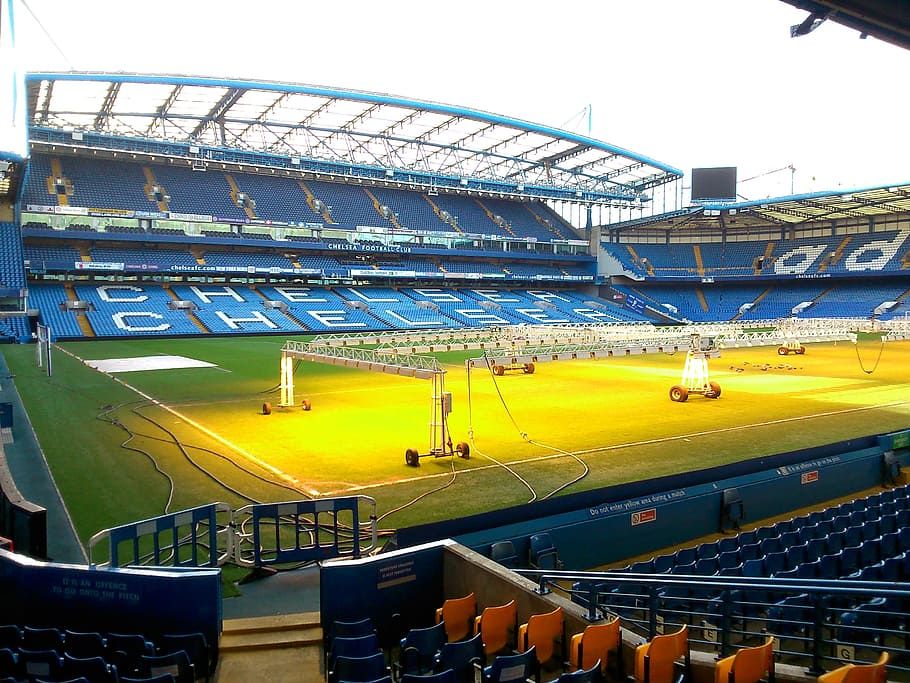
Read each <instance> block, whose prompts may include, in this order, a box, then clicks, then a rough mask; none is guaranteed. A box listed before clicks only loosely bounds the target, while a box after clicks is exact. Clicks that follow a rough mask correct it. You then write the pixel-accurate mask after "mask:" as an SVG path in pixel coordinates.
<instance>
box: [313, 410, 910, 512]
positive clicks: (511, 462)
mask: <svg viewBox="0 0 910 683" xmlns="http://www.w3.org/2000/svg"><path fill="white" fill-rule="evenodd" d="M907 404H910V401H892V402H890V403H881V404H879V405H874V406H860V407H858V408H844V409H843V410H830V411H826V412H823V413H814V414H812V415H801V416H797V417H782V418H779V419H777V420H767V421H766V422H754V423H752V424H747V425H736V426H733V427H720V428H718V429H708V430H705V431H701V432H690V433H688V434H678V435H676V436H662V437H657V438H654V439H644V440H642V441H629V442H626V443H617V444H611V445H607V446H597V447H595V448H586V449H583V450H578V451H566V452H564V453H555V454H553V455H539V456H537V457H534V458H524V459H521V460H508V461H505V464H507V465H510V466H511V465H524V464H526V463H535V462H542V461H545V460H556V459H558V458H565V457H569V456H572V455H590V454H592V453H603V452H606V451H617V450H620V449H623V448H634V447H635V446H649V445H651V444H656V443H667V442H670V441H681V440H684V439H690V438H692V437H699V436H711V435H712V434H723V433H725V432H732V431H736V430H738V429H752V428H755V427H768V426H770V425H775V424H785V423H787V422H799V421H800V420H809V419H813V418H816V417H832V416H835V415H845V414H847V413H858V412H862V411H866V410H877V409H879V408H893V407H895V406H900V405H907ZM543 445H546V444H543ZM551 448H552V447H551ZM498 467H499V465H481V466H480V467H471V468H469V469H464V470H459V472H460V473H465V474H470V473H473V472H480V471H483V470H490V469H496V468H498ZM450 476H452V473H451V472H441V473H439V474H430V475H426V476H423V477H408V478H407V479H396V480H395V481H386V482H382V483H378V484H365V485H363V486H353V487H351V488H347V489H337V490H335V491H325V492H324V495H326V496H334V495H337V494H339V493H350V492H352V491H365V490H368V489H374V488H378V487H380V486H389V485H390V484H404V483H408V482H413V481H425V480H428V479H437V478H439V477H450Z"/></svg>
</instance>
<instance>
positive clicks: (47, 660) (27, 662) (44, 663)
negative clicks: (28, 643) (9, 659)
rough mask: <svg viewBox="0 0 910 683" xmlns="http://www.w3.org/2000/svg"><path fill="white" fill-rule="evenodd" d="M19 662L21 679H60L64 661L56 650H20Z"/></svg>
mask: <svg viewBox="0 0 910 683" xmlns="http://www.w3.org/2000/svg"><path fill="white" fill-rule="evenodd" d="M18 660H19V661H18V664H19V674H18V676H19V677H21V678H28V679H33V678H48V679H55V678H60V671H61V669H62V667H63V660H62V659H61V658H60V655H58V654H57V653H56V652H55V651H54V650H29V649H26V648H19V658H18Z"/></svg>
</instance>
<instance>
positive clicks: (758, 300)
mask: <svg viewBox="0 0 910 683" xmlns="http://www.w3.org/2000/svg"><path fill="white" fill-rule="evenodd" d="M773 289H774V287H768V289H766V290H765V291H764V292H762V293H761V294H759V295H758V296H757V297H755V299H754V300H753V301H752V309H750V310H754V309H755V307H756V306H758V304H759V303H761V300H762V299H764V298H765V297H766V296H768V295H769V294H770V293H771V292H772V290H773ZM742 317H743V314H742V313H740V312H737V313H736V315H734V316H733V317H732V318H730V320H731V321H733V320H739V319H741V318H742Z"/></svg>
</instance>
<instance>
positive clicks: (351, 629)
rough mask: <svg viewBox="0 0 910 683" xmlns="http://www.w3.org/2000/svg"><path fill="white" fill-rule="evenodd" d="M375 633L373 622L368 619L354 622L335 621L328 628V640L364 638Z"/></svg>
mask: <svg viewBox="0 0 910 683" xmlns="http://www.w3.org/2000/svg"><path fill="white" fill-rule="evenodd" d="M375 632H376V628H375V627H374V626H373V620H372V619H370V618H369V617H367V618H365V619H358V620H355V621H345V620H340V619H336V620H335V621H333V622H332V625H331V627H330V628H329V640H330V641H331V640H332V639H334V638H336V637H354V636H366V635H369V634H371V633H375Z"/></svg>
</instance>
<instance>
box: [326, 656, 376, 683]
mask: <svg viewBox="0 0 910 683" xmlns="http://www.w3.org/2000/svg"><path fill="white" fill-rule="evenodd" d="M387 675H388V669H387V668H386V665H385V655H384V654H383V653H382V652H377V653H376V654H374V655H370V656H369V657H338V659H336V660H335V668H334V670H332V671H331V672H329V682H330V683H337V681H351V683H361V682H364V683H365V682H366V681H375V680H377V679H380V678H382V677H383V676H387Z"/></svg>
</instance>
